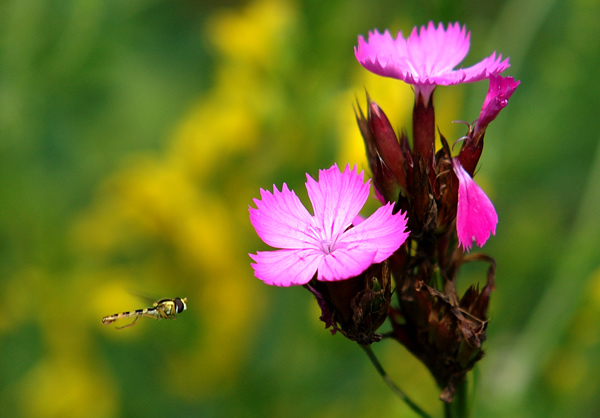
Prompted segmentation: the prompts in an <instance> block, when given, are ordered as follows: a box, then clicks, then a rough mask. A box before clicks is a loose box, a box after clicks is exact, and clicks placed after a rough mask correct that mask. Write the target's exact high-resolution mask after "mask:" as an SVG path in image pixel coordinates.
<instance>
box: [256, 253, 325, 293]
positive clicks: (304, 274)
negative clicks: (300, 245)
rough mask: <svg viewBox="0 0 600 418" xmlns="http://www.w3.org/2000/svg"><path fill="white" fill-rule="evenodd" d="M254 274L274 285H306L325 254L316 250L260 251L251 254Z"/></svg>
mask: <svg viewBox="0 0 600 418" xmlns="http://www.w3.org/2000/svg"><path fill="white" fill-rule="evenodd" d="M249 255H250V257H251V258H252V259H253V260H254V261H255V262H256V263H255V264H251V266H252V268H253V269H254V275H255V276H256V277H258V278H259V279H261V280H262V281H264V282H265V283H267V284H270V285H274V286H294V285H304V284H306V283H308V282H310V280H311V279H312V278H313V276H314V275H315V272H316V271H317V268H318V266H319V264H320V263H321V261H322V260H323V258H324V255H323V254H321V253H319V252H317V251H315V250H277V251H258V252H257V253H256V254H249Z"/></svg>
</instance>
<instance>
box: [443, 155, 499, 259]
mask: <svg viewBox="0 0 600 418" xmlns="http://www.w3.org/2000/svg"><path fill="white" fill-rule="evenodd" d="M452 162H453V164H452V167H453V169H454V173H455V174H456V177H458V183H459V185H458V211H457V215H456V232H457V234H458V242H459V245H462V247H463V250H464V251H469V250H470V249H471V247H472V245H473V241H475V242H476V243H477V245H478V246H479V247H483V245H484V244H485V242H486V241H487V240H488V238H489V237H490V234H493V235H495V234H496V225H497V224H498V214H497V213H496V210H495V209H494V205H493V204H492V202H491V201H490V199H489V198H488V197H487V195H486V194H485V193H484V191H483V190H481V188H480V187H479V186H478V185H477V183H475V181H474V180H473V179H472V178H471V176H469V174H468V173H467V172H466V171H465V170H464V169H463V168H462V166H461V165H460V161H459V160H458V158H453V159H452Z"/></svg>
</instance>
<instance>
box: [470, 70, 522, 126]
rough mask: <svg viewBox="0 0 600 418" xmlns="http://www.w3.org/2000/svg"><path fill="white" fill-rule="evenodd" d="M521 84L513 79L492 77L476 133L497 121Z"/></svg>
mask: <svg viewBox="0 0 600 418" xmlns="http://www.w3.org/2000/svg"><path fill="white" fill-rule="evenodd" d="M520 83H521V82H520V81H518V80H517V81H515V80H514V78H512V77H502V76H500V75H498V76H490V87H489V89H488V92H487V95H486V96H485V100H484V101H483V106H482V107H481V113H480V114H479V118H478V119H477V127H476V129H475V131H480V130H482V129H485V128H486V127H487V126H488V125H489V124H490V122H492V121H493V120H494V119H496V116H498V113H500V111H501V110H502V109H504V108H505V107H506V105H507V104H508V99H510V96H512V94H513V93H514V91H515V90H516V89H517V87H518V86H519V84H520Z"/></svg>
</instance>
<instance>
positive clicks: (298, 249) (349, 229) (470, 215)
mask: <svg viewBox="0 0 600 418" xmlns="http://www.w3.org/2000/svg"><path fill="white" fill-rule="evenodd" d="M469 46H470V32H467V31H466V28H465V26H462V27H461V26H460V25H459V24H458V23H454V24H449V25H448V26H447V27H446V28H444V26H443V25H442V24H441V23H440V24H439V25H438V26H437V27H436V26H435V25H434V23H433V22H430V23H429V24H428V25H427V26H422V27H421V28H420V29H419V30H418V29H417V28H416V27H415V28H414V29H413V30H412V32H411V34H410V36H409V37H408V38H404V37H403V36H402V33H401V32H399V33H398V35H397V36H396V38H395V39H394V38H393V37H392V36H391V35H390V33H389V31H387V30H386V31H385V32H384V33H383V34H381V33H379V32H378V31H373V32H369V36H368V40H365V39H364V38H363V37H362V36H359V38H358V46H357V47H355V49H354V53H355V56H356V59H357V60H358V61H359V63H360V64H361V65H362V66H363V67H365V68H366V69H367V70H369V71H371V72H373V73H375V74H378V75H381V76H384V77H391V78H396V79H399V80H402V81H404V82H406V83H409V84H411V85H413V86H414V90H415V97H416V101H415V103H416V104H415V115H421V116H422V115H424V116H422V118H423V120H424V121H426V122H423V124H424V126H423V127H418V126H417V127H416V128H414V129H416V130H417V132H416V134H415V145H414V146H415V149H416V150H415V155H414V156H412V157H411V156H410V155H409V156H408V157H410V158H413V159H415V158H416V159H424V161H425V162H424V163H425V164H432V167H431V170H430V169H427V170H426V172H435V167H434V165H435V162H434V157H433V154H434V152H435V151H434V149H433V147H434V145H433V144H434V142H435V139H434V132H435V127H434V125H433V124H434V116H432V115H433V105H432V103H431V102H432V93H433V91H434V89H435V87H436V86H437V85H443V86H449V85H455V84H459V83H467V82H474V81H480V80H485V79H488V80H489V83H490V87H489V91H488V94H487V96H486V98H485V101H484V103H483V106H482V110H481V113H480V115H479V118H478V119H477V122H476V123H475V125H474V127H470V128H469V133H468V135H467V136H466V137H465V138H466V139H465V142H466V143H465V144H464V145H463V149H462V151H461V153H460V155H459V156H458V157H453V158H451V159H449V161H450V164H451V166H452V169H453V170H452V171H453V172H454V174H455V176H456V180H457V181H458V199H457V200H458V201H457V203H456V202H455V205H456V206H455V207H454V208H455V209H454V211H455V217H456V233H457V237H458V243H459V245H460V246H462V248H463V249H464V250H465V251H468V250H470V249H471V247H472V245H473V242H475V243H476V244H477V245H478V246H480V247H481V246H483V245H484V244H485V242H486V241H487V239H488V238H489V237H490V235H491V234H495V232H496V225H497V223H498V216H497V214H496V211H495V209H494V206H493V205H492V203H491V201H490V199H489V198H488V197H487V196H486V194H485V193H484V192H483V190H482V189H481V188H480V187H479V186H478V185H477V184H476V183H475V181H474V180H473V178H472V176H473V173H474V169H475V166H476V164H477V161H478V160H479V156H480V155H481V149H482V146H483V135H484V133H485V130H486V128H487V126H488V124H489V123H490V122H491V121H493V120H494V119H495V118H496V116H497V115H498V113H499V112H500V110H502V108H504V107H505V106H506V105H507V103H508V99H509V98H510V96H511V95H512V93H513V92H514V91H515V89H516V88H517V86H518V85H519V81H515V80H514V79H513V78H512V77H502V76H500V73H501V72H502V71H504V70H505V69H506V68H508V67H509V65H510V64H509V60H508V58H506V59H502V56H501V55H496V53H495V52H493V53H492V54H491V55H490V56H488V57H487V58H485V59H483V60H482V61H480V62H479V63H477V64H475V65H473V66H470V67H468V68H456V67H457V66H458V65H459V64H460V62H461V61H462V60H463V59H464V58H465V56H466V54H467V52H468V50H469ZM419 106H421V107H419ZM372 108H373V109H378V108H377V107H376V105H375V106H373V107H372ZM428 115H429V116H428ZM375 116H376V117H374V118H373V120H384V119H385V115H383V114H381V115H378V114H377V115H375ZM421 116H418V117H416V118H415V124H416V125H418V124H419V121H418V118H419V117H421ZM377 118H379V119H377ZM369 120H371V119H369ZM365 123H368V122H365ZM385 123H387V119H385ZM359 125H360V120H359ZM425 125H427V126H425ZM369 129H370V128H369ZM372 129H375V132H376V133H375V134H369V133H367V135H371V136H374V137H377V136H378V134H377V132H379V131H378V129H380V128H379V127H377V126H376V127H372ZM361 130H362V131H363V136H364V135H365V131H364V130H363V127H361ZM388 131H390V129H388ZM385 135H387V137H389V138H391V144H392V145H391V147H392V148H394V150H393V151H390V153H389V154H388V155H381V159H382V160H383V161H385V163H382V164H384V165H385V164H386V163H387V164H389V162H390V160H398V161H401V160H402V161H403V158H405V156H406V155H407V152H408V153H409V154H410V149H408V150H407V149H406V147H408V145H407V144H408V142H407V141H405V144H404V145H402V146H404V147H405V148H404V150H402V149H401V148H399V145H398V141H397V140H396V139H395V135H394V133H393V130H391V131H390V132H387V133H385ZM385 135H384V138H385ZM423 138H425V139H423ZM377 140H378V138H375V141H377ZM419 141H420V142H419ZM426 142H431V144H429V145H419V144H421V143H426ZM400 143H401V144H403V142H402V141H400ZM394 144H395V145H394ZM379 145H380V146H381V143H380V144H379ZM421 146H422V148H423V149H424V150H425V151H424V152H423V153H419V152H417V151H418V149H417V148H418V147H421ZM427 147H429V148H427ZM392 153H394V154H393V155H392ZM378 158H379V157H378ZM412 164H413V162H412V160H411V161H410V162H407V165H409V166H410V165H412ZM396 165H397V164H396ZM371 168H373V167H371ZM390 170H391V172H393V173H394V174H395V175H396V178H397V180H398V181H399V185H400V187H401V188H403V189H407V188H408V185H407V179H409V178H410V177H411V176H412V175H416V174H413V173H412V172H410V171H407V169H405V168H400V167H398V166H392V167H389V170H388V172H389V171H390ZM408 170H410V167H409V169H408ZM432 170H433V171H432ZM452 171H451V172H452ZM374 174H375V173H374ZM363 175H364V174H363V172H361V173H357V171H356V168H354V169H350V166H349V165H348V166H347V167H346V170H345V171H344V172H341V171H340V170H339V169H338V167H337V166H336V165H334V166H332V167H331V168H329V169H327V170H321V171H320V172H319V180H318V181H315V180H314V179H313V178H311V177H310V176H309V175H308V174H307V182H306V188H307V191H308V196H309V199H310V201H311V203H312V207H313V213H312V214H311V213H310V212H309V211H308V210H307V209H306V208H305V207H304V206H303V205H302V203H301V202H300V200H299V199H298V197H297V196H296V194H295V193H294V192H293V191H290V190H289V189H288V187H287V185H286V184H285V183H284V184H283V187H282V189H281V191H279V190H278V189H277V187H275V186H274V188H273V192H270V191H266V190H262V189H261V191H260V194H261V199H260V200H259V199H254V204H255V205H256V208H252V207H250V209H249V210H250V221H251V223H252V225H253V226H254V228H255V229H256V232H257V234H258V235H259V237H260V238H261V239H262V240H263V241H264V242H265V243H266V244H268V245H269V246H271V247H274V248H275V249H274V250H272V251H259V252H257V253H256V254H250V257H251V258H252V259H253V260H254V263H253V264H252V267H253V269H254V273H255V275H256V277H258V278H259V279H261V280H263V281H264V282H265V283H268V284H271V285H276V286H290V285H305V284H307V283H309V282H310V281H311V280H312V279H313V278H316V279H317V280H318V281H322V282H331V281H339V280H345V279H349V278H353V277H356V276H358V275H360V274H361V273H363V272H364V271H365V270H367V269H368V268H369V267H370V266H371V265H373V264H377V263H381V262H383V261H385V260H386V259H387V258H389V257H390V256H391V255H392V254H394V252H396V251H397V250H398V249H399V248H400V246H402V244H403V243H404V242H405V241H406V239H407V237H408V234H409V233H408V232H407V231H406V229H407V222H408V221H407V217H406V213H404V214H402V213H400V212H398V213H394V204H393V203H387V204H385V205H383V206H382V207H380V208H379V209H378V210H377V211H376V212H375V213H373V214H372V215H371V216H370V217H369V218H367V219H366V220H363V221H362V222H361V221H360V219H359V218H357V217H358V215H359V211H360V210H361V209H362V207H363V205H364V204H365V202H366V199H367V197H368V195H369V190H370V182H369V181H367V182H366V183H365V182H364V180H363ZM456 180H455V181H456ZM375 186H376V188H375V192H376V193H377V194H378V195H380V196H381V192H382V191H381V190H380V188H379V187H377V186H378V185H377V183H375ZM405 192H406V190H405ZM407 193H408V192H407ZM453 219H454V218H452V220H453ZM411 229H412V228H411Z"/></svg>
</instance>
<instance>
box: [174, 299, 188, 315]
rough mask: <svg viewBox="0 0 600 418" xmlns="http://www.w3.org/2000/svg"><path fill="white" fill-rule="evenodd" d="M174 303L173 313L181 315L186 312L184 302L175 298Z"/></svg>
mask: <svg viewBox="0 0 600 418" xmlns="http://www.w3.org/2000/svg"><path fill="white" fill-rule="evenodd" d="M174 302H175V312H177V313H181V312H183V311H185V310H186V308H187V306H186V305H185V302H184V301H182V300H181V299H179V298H175V301H174Z"/></svg>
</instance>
